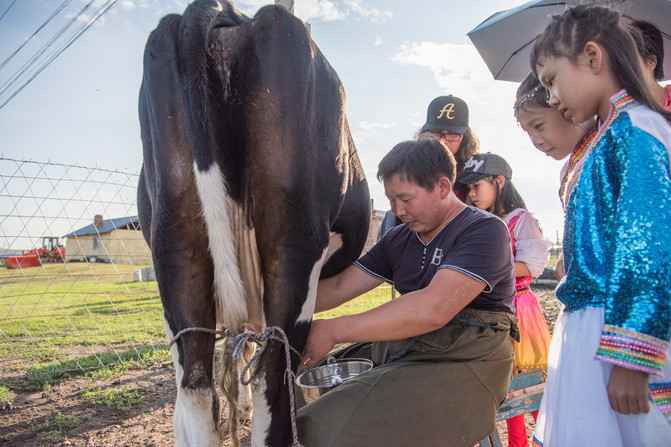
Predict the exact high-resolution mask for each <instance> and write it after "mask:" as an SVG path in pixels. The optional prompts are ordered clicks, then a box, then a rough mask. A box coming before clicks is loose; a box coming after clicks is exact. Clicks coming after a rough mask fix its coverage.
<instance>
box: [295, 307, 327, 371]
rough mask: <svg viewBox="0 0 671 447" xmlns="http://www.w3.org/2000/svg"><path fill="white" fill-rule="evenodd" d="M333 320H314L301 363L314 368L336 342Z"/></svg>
mask: <svg viewBox="0 0 671 447" xmlns="http://www.w3.org/2000/svg"><path fill="white" fill-rule="evenodd" d="M331 321H332V320H328V319H321V320H313V321H312V325H311V326H310V333H309V334H308V340H307V342H306V343H305V349H303V354H302V355H301V364H303V365H305V366H307V367H308V368H312V367H313V366H315V364H316V363H317V362H318V361H319V360H321V359H322V358H323V357H324V356H325V355H326V354H328V353H329V352H330V351H331V349H333V347H334V346H335V344H336V341H335V340H334V338H333V328H331V326H332V324H331Z"/></svg>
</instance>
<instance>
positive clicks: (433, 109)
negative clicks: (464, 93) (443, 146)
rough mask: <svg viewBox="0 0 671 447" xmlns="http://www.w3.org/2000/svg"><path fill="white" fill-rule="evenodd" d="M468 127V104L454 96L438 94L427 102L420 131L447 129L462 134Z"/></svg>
mask: <svg viewBox="0 0 671 447" xmlns="http://www.w3.org/2000/svg"><path fill="white" fill-rule="evenodd" d="M467 129H468V106H467V105H466V103H465V102H464V100H463V99H461V98H457V97H456V96H452V95H448V96H439V97H437V98H436V99H434V100H433V101H431V103H430V104H429V108H428V109H427V111H426V123H425V124H424V125H423V126H422V132H426V131H430V130H447V131H449V132H454V133H459V134H462V133H464V132H466V130H467Z"/></svg>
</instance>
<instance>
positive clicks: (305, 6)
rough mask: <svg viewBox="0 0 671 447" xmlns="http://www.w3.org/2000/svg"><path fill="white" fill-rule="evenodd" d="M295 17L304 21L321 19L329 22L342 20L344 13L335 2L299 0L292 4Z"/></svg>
mask: <svg viewBox="0 0 671 447" xmlns="http://www.w3.org/2000/svg"><path fill="white" fill-rule="evenodd" d="M294 13H295V14H296V17H298V18H300V19H301V20H303V21H304V22H309V21H310V20H323V21H325V22H331V21H334V20H344V19H345V17H346V14H345V13H344V12H342V11H340V10H339V9H338V7H337V6H336V4H335V3H334V2H332V1H329V0H300V1H297V2H296V3H295V5H294Z"/></svg>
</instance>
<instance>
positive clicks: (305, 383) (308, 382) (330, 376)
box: [296, 357, 373, 403]
mask: <svg viewBox="0 0 671 447" xmlns="http://www.w3.org/2000/svg"><path fill="white" fill-rule="evenodd" d="M372 367H373V362H371V361H370V360H368V359H357V358H352V359H338V360H336V359H335V358H334V357H329V358H328V360H326V365H322V366H318V367H316V368H312V369H309V370H307V371H305V372H304V373H303V374H301V375H300V376H298V377H297V378H296V384H297V385H298V386H299V387H300V388H301V391H302V392H303V397H304V398H305V402H306V403H310V402H312V401H313V400H315V399H316V398H318V397H319V396H321V395H322V394H325V393H326V392H327V391H330V390H332V389H333V388H335V387H336V386H338V385H340V384H341V383H343V382H344V381H346V380H349V379H351V378H352V377H354V376H358V375H359V374H361V373H363V372H366V371H368V370H369V369H371V368H372Z"/></svg>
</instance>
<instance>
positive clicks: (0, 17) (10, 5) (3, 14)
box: [0, 0, 16, 20]
mask: <svg viewBox="0 0 671 447" xmlns="http://www.w3.org/2000/svg"><path fill="white" fill-rule="evenodd" d="M14 3H16V0H14V1H13V2H12V3H10V4H9V6H8V7H7V9H5V12H3V13H2V15H1V16H0V20H2V18H3V17H4V16H5V14H7V11H9V9H10V8H11V7H12V6H14Z"/></svg>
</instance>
